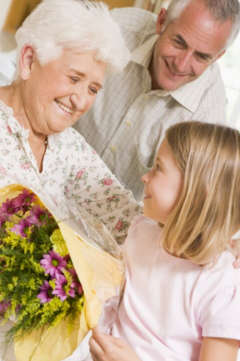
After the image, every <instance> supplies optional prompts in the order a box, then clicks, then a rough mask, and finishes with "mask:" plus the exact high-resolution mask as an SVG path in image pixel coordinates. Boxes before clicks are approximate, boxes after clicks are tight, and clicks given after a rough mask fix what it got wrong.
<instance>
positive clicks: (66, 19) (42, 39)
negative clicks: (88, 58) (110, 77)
mask: <svg viewBox="0 0 240 361" xmlns="http://www.w3.org/2000/svg"><path fill="white" fill-rule="evenodd" d="M16 41H17V46H18V55H19V53H20V51H21V49H22V47H23V46H24V45H31V46H33V48H34V49H35V51H36V53H37V56H38V60H39V62H40V63H41V64H46V63H47V62H49V61H51V60H54V59H56V58H58V57H59V56H60V55H61V54H62V50H63V49H64V48H77V49H80V50H83V51H90V50H94V51H96V58H97V60H100V61H103V62H106V63H107V64H109V65H110V67H112V68H114V69H117V70H122V69H123V68H124V66H125V65H126V64H127V63H128V61H129V59H130V53H129V51H128V49H127V47H126V45H125V42H124V39H123V37H122V35H121V31H120V28H119V26H118V25H117V23H116V22H115V21H114V20H113V18H112V17H111V14H110V12H109V10H108V7H107V6H106V5H105V4H103V3H101V2H95V1H89V0H44V1H43V2H41V3H40V4H39V5H38V6H37V7H36V8H35V10H34V11H33V12H32V13H31V14H30V15H29V16H28V17H27V18H26V19H25V21H24V23H23V24H22V26H21V27H20V28H19V29H18V30H17V32H16Z"/></svg>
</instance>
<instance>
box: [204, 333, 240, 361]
mask: <svg viewBox="0 0 240 361" xmlns="http://www.w3.org/2000/svg"><path fill="white" fill-rule="evenodd" d="M238 349H239V341H238V340H232V339H226V338H210V337H205V338H203V342H202V346H201V352H200V357H199V361H236V360H237V354H238Z"/></svg>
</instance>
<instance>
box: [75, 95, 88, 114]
mask: <svg viewBox="0 0 240 361" xmlns="http://www.w3.org/2000/svg"><path fill="white" fill-rule="evenodd" d="M88 98H89V94H88V92H87V91H79V92H75V93H74V94H72V95H71V102H72V103H73V105H74V106H75V107H76V109H77V110H80V111H84V110H85V109H86V107H87V105H88Z"/></svg>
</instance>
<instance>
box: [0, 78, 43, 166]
mask: <svg viewBox="0 0 240 361" xmlns="http://www.w3.org/2000/svg"><path fill="white" fill-rule="evenodd" d="M0 99H1V100H2V101H3V102H4V103H5V104H6V105H7V106H9V107H11V108H12V109H13V114H14V117H15V118H16V120H17V121H18V122H19V124H20V125H21V126H22V127H23V128H25V129H28V130H29V137H28V141H29V145H30V147H31V149H32V152H33V154H34V156H35V158H36V162H37V165H38V168H39V170H40V171H41V170H42V161H43V157H44V154H45V151H46V148H47V136H46V135H45V134H40V133H37V132H35V131H34V129H33V128H32V126H31V122H30V121H29V119H28V117H27V112H26V109H25V107H24V101H23V99H22V96H21V91H20V89H19V85H18V83H17V82H14V83H13V84H11V85H10V86H5V87H0Z"/></svg>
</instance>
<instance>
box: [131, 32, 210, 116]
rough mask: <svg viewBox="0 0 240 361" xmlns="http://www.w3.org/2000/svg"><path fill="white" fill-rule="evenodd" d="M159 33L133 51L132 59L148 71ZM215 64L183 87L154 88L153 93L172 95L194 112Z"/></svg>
mask: <svg viewBox="0 0 240 361" xmlns="http://www.w3.org/2000/svg"><path fill="white" fill-rule="evenodd" d="M158 37H159V35H157V34H154V35H151V36H150V37H149V38H148V39H147V40H145V41H144V43H142V44H141V45H140V46H138V47H137V48H135V49H134V51H133V52H132V58H131V60H132V61H133V62H135V63H137V64H139V65H141V66H143V67H144V68H145V69H146V70H147V71H148V72H149V70H148V67H149V64H150V61H151V58H152V53H153V49H154V45H155V43H156V41H157V39H158ZM212 68H213V65H210V66H209V67H208V68H207V69H206V70H205V71H204V73H203V74H202V75H200V77H198V78H197V79H195V80H193V81H191V82H189V83H187V84H185V85H183V86H182V87H180V88H178V89H176V90H173V91H166V90H162V89H157V90H152V91H151V93H152V94H155V95H157V96H160V97H163V96H168V95H170V96H171V97H172V98H174V99H175V100H176V101H177V102H178V103H180V104H181V105H182V106H183V107H185V108H187V109H188V110H189V111H191V112H192V113H194V112H195V111H196V110H197V108H198V106H199V103H200V101H201V98H202V95H203V93H204V92H205V91H206V87H207V84H209V79H211V75H210V73H211V72H212Z"/></svg>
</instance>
